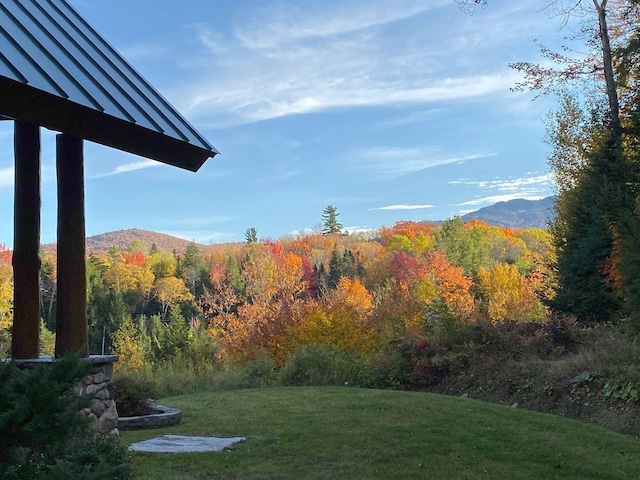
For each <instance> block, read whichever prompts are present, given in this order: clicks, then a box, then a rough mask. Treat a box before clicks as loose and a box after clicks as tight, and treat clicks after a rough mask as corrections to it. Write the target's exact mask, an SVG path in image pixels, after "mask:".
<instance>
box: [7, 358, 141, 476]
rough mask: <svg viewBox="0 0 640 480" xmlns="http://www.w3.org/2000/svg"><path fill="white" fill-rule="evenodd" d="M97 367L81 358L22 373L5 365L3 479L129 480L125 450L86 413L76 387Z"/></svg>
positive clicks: (9, 365) (85, 401) (9, 364)
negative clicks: (100, 433)
mask: <svg viewBox="0 0 640 480" xmlns="http://www.w3.org/2000/svg"><path fill="white" fill-rule="evenodd" d="M90 367H91V365H90V364H89V363H88V362H83V361H81V360H80V358H79V356H78V355H67V356H65V357H64V358H62V359H60V360H58V361H56V362H53V363H52V364H46V365H36V366H34V367H33V368H29V369H26V370H20V369H19V368H18V367H17V366H16V365H15V363H13V362H11V363H7V364H3V365H0V478H3V479H6V480H13V479H16V480H17V479H34V480H39V479H59V478H74V479H77V480H85V479H86V480H88V479H96V480H99V479H105V480H106V479H114V480H120V479H127V478H130V473H129V467H128V463H127V454H126V452H125V450H124V449H123V448H122V447H120V445H119V444H118V443H117V442H116V441H115V440H109V439H104V438H101V437H100V436H98V434H97V433H96V432H95V431H94V430H93V429H92V428H91V426H90V425H89V421H88V419H87V418H86V417H85V416H83V415H81V414H80V410H81V409H82V407H84V406H86V405H87V403H88V400H89V399H88V398H86V397H80V396H78V395H76V394H75V392H74V386H75V385H76V384H77V383H78V382H79V381H80V380H81V379H82V378H84V376H85V375H86V374H87V373H88V371H89V368H90Z"/></svg>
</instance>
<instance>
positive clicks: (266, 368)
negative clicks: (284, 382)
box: [242, 356, 278, 386]
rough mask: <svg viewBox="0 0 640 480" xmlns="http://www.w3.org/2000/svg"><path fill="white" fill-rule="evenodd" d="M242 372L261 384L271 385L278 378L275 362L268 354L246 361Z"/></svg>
mask: <svg viewBox="0 0 640 480" xmlns="http://www.w3.org/2000/svg"><path fill="white" fill-rule="evenodd" d="M242 373H243V374H244V375H246V376H247V377H248V378H249V379H250V380H257V381H258V382H259V383H260V384H261V386H265V385H272V384H274V383H275V382H276V380H277V378H278V372H277V371H276V367H275V364H274V363H273V360H272V359H271V357H268V356H264V357H261V358H258V359H257V360H254V361H253V362H249V363H247V364H246V365H245V366H244V368H243V369H242Z"/></svg>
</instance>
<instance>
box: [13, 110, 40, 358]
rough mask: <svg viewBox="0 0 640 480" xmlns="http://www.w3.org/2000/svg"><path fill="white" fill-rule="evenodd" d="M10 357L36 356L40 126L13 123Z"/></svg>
mask: <svg viewBox="0 0 640 480" xmlns="http://www.w3.org/2000/svg"><path fill="white" fill-rule="evenodd" d="M13 139H14V155H15V187H14V195H15V197H14V233H13V261H12V263H13V333H12V337H11V357H12V358H14V359H30V358H37V357H38V355H39V353H40V352H39V345H38V343H39V336H40V127H38V126H37V125H32V124H30V123H24V122H18V121H16V122H14V134H13Z"/></svg>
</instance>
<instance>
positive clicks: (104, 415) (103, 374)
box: [76, 355, 119, 436]
mask: <svg viewBox="0 0 640 480" xmlns="http://www.w3.org/2000/svg"><path fill="white" fill-rule="evenodd" d="M87 360H88V361H89V362H91V365H92V367H91V372H90V373H89V375H87V376H86V377H85V378H84V380H83V381H82V382H81V383H80V385H78V386H77V387H76V393H77V394H78V395H88V396H90V397H91V401H90V403H89V407H87V408H85V409H84V410H83V413H84V414H85V415H87V416H88V417H89V419H90V420H91V422H92V425H93V428H94V429H96V430H97V431H98V432H99V433H102V434H105V435H115V436H118V434H119V431H118V410H117V408H116V401H115V400H114V399H113V395H112V392H111V390H112V388H111V377H112V375H113V364H114V363H115V362H116V361H117V360H118V357H117V356H115V355H91V356H90V357H89V358H88V359H87Z"/></svg>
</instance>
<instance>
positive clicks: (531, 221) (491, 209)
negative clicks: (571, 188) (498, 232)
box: [462, 197, 556, 229]
mask: <svg viewBox="0 0 640 480" xmlns="http://www.w3.org/2000/svg"><path fill="white" fill-rule="evenodd" d="M555 199H556V197H546V198H543V199H541V200H524V199H522V198H518V199H515V200H509V201H508V202H498V203H495V204H493V205H490V206H488V207H484V208H481V209H480V210H476V211H475V212H471V213H468V214H466V215H464V216H463V217H462V219H463V220H464V221H465V222H468V221H469V220H471V219H474V218H475V219H477V220H482V221H484V222H487V223H488V224H490V225H497V226H500V227H509V228H543V229H544V228H547V225H548V223H549V220H550V219H551V218H552V217H553V204H554V202H555Z"/></svg>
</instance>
